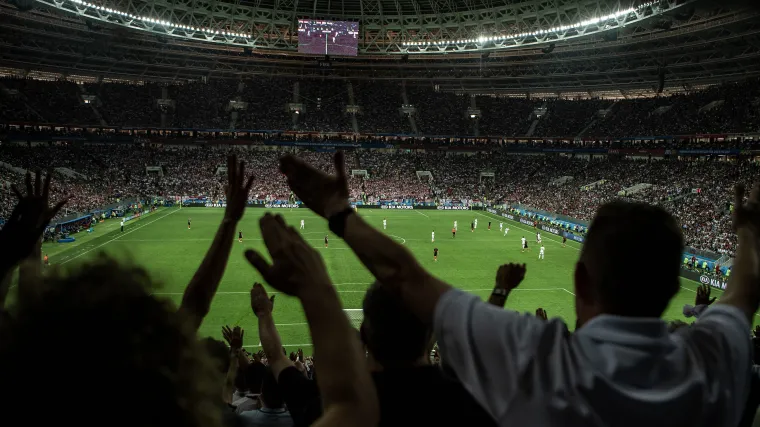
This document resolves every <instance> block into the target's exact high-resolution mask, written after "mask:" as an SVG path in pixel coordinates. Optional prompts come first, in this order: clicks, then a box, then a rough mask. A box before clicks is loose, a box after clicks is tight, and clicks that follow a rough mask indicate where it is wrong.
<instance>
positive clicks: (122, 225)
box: [121, 218, 124, 232]
mask: <svg viewBox="0 0 760 427" xmlns="http://www.w3.org/2000/svg"><path fill="white" fill-rule="evenodd" d="M121 231H122V232H124V218H122V219H121Z"/></svg>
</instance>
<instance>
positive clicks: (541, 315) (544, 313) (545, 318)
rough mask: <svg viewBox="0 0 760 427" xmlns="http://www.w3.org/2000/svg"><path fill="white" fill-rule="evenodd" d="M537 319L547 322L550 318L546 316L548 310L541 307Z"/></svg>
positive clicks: (537, 311)
mask: <svg viewBox="0 0 760 427" xmlns="http://www.w3.org/2000/svg"><path fill="white" fill-rule="evenodd" d="M536 317H538V318H539V319H541V320H547V319H549V316H547V315H546V310H544V309H543V308H541V307H539V308H537V309H536Z"/></svg>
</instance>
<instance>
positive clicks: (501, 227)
mask: <svg viewBox="0 0 760 427" xmlns="http://www.w3.org/2000/svg"><path fill="white" fill-rule="evenodd" d="M503 229H504V223H503V222H500V223H499V231H502V230H503Z"/></svg>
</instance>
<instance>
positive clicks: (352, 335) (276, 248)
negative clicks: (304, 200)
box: [246, 214, 378, 426]
mask: <svg viewBox="0 0 760 427" xmlns="http://www.w3.org/2000/svg"><path fill="white" fill-rule="evenodd" d="M261 233H262V236H263V237H264V243H265V244H266V246H267V249H268V250H269V253H270V255H271V257H272V261H273V262H272V264H271V265H270V264H269V263H268V262H267V261H265V260H264V258H263V257H262V256H261V255H260V254H258V253H257V252H255V251H252V250H249V251H247V252H246V257H247V258H248V260H249V261H250V262H251V264H253V266H254V267H256V269H257V270H258V271H259V272H260V273H261V275H262V276H263V277H264V279H265V280H266V281H267V282H268V283H269V284H270V285H272V286H273V287H275V288H276V289H278V290H279V291H282V292H284V293H286V294H288V295H293V296H296V297H298V299H299V300H301V304H302V305H303V309H304V312H305V313H306V319H307V321H308V323H309V330H310V331H311V338H312V342H313V343H314V355H315V359H317V360H319V363H317V364H316V365H315V366H316V370H317V384H318V385H319V389H320V391H321V393H322V399H323V402H324V413H323V415H322V417H321V418H320V419H319V420H317V421H316V422H315V423H314V424H313V425H315V426H333V425H345V426H372V425H374V424H376V423H377V420H378V403H377V396H376V393H375V388H374V385H373V384H372V380H371V379H370V376H369V370H368V367H367V363H366V358H365V356H364V354H363V352H362V350H361V346H360V344H359V340H358V339H357V338H356V332H355V331H354V330H353V329H352V328H351V325H350V323H349V321H348V318H347V316H346V315H345V313H343V310H342V306H341V303H340V299H339V298H338V294H337V292H336V291H335V288H334V287H333V286H332V283H331V281H330V278H329V276H328V274H327V269H326V268H325V265H324V262H323V261H322V257H321V256H320V255H319V254H318V253H317V252H316V251H315V250H314V249H313V248H312V247H311V246H309V245H308V244H307V243H306V242H305V241H304V240H303V238H301V236H300V234H298V232H297V231H296V230H295V229H293V228H292V227H287V226H286V225H285V222H284V221H283V219H282V217H280V216H276V217H274V216H272V215H269V214H267V215H264V217H263V218H262V219H261Z"/></svg>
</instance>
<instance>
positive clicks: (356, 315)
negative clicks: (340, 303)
mask: <svg viewBox="0 0 760 427" xmlns="http://www.w3.org/2000/svg"><path fill="white" fill-rule="evenodd" d="M343 311H344V312H345V313H346V316H348V321H349V322H351V327H352V328H354V329H359V327H360V326H361V325H362V321H363V320H364V311H362V309H360V308H359V309H344V310H343Z"/></svg>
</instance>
